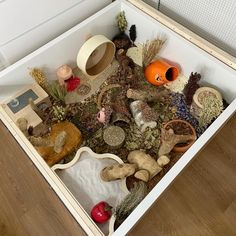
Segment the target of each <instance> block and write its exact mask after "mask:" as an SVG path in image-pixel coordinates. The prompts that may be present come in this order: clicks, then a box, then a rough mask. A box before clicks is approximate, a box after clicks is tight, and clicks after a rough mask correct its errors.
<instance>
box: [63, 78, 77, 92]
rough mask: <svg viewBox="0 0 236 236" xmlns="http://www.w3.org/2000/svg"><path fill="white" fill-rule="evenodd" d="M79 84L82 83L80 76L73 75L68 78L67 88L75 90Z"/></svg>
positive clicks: (70, 90) (69, 90)
mask: <svg viewBox="0 0 236 236" xmlns="http://www.w3.org/2000/svg"><path fill="white" fill-rule="evenodd" d="M79 85H80V78H78V77H72V78H70V79H68V80H66V89H67V91H68V92H72V91H74V90H75V89H77V88H78V86H79Z"/></svg>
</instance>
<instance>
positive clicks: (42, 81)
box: [29, 68, 47, 90]
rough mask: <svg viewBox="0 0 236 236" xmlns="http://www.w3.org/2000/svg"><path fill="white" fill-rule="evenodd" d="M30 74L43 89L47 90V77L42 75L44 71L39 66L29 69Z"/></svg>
mask: <svg viewBox="0 0 236 236" xmlns="http://www.w3.org/2000/svg"><path fill="white" fill-rule="evenodd" d="M29 70H30V72H29V74H30V76H31V77H32V78H33V79H34V80H35V81H36V83H38V84H39V85H40V86H41V87H42V88H43V89H45V90H47V82H46V81H47V79H46V77H45V75H44V72H43V71H42V70H41V69H39V68H32V69H29Z"/></svg>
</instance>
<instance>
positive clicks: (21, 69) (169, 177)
mask: <svg viewBox="0 0 236 236" xmlns="http://www.w3.org/2000/svg"><path fill="white" fill-rule="evenodd" d="M129 1H130V2H132V3H133V4H138V5H137V6H138V8H139V9H142V11H144V10H147V11H148V12H149V13H148V14H150V15H151V16H152V19H151V18H150V17H149V16H147V15H145V13H143V12H139V10H138V9H137V8H136V7H135V6H134V5H131V4H130V3H127V1H125V0H121V1H119V0H117V1H115V2H114V3H112V4H110V5H109V6H107V7H106V8H104V9H103V10H101V11H99V12H98V13H96V14H95V15H93V16H92V17H90V18H88V19H87V20H85V21H84V22H82V23H81V24H79V25H77V26H75V27H74V28H72V29H71V30H69V31H67V32H66V33H64V34H62V35H61V36H59V37H58V38H56V39H54V40H52V41H51V42H49V43H48V44H46V45H44V46H43V47H41V48H40V49H38V50H36V51H35V52H33V53H32V54H30V55H28V56H26V57H25V58H23V59H22V60H20V61H18V62H17V63H15V64H14V65H12V66H10V67H8V68H7V69H5V70H4V71H2V72H0V85H4V83H6V84H7V85H14V84H15V82H16V81H15V76H18V75H23V74H25V73H26V72H25V70H26V64H27V65H28V62H29V66H30V67H32V66H34V63H36V62H37V61H38V60H40V58H41V57H44V56H45V57H46V56H48V55H47V51H48V50H50V49H51V48H55V49H56V48H57V45H60V44H61V43H62V42H63V40H65V39H66V38H67V37H70V36H71V35H72V34H74V33H75V32H76V31H78V32H80V34H81V35H80V36H79V37H80V40H81V42H78V47H80V46H81V44H82V41H83V39H85V38H86V34H87V33H89V31H87V28H89V27H87V26H88V25H89V24H90V22H95V21H96V19H97V18H99V17H100V18H99V19H100V20H101V18H102V16H103V15H104V16H105V15H106V14H108V13H109V12H111V13H112V16H113V17H114V12H118V11H119V10H120V9H130V10H132V11H134V12H136V14H140V17H141V15H144V18H142V17H141V18H142V19H146V18H147V20H148V21H150V22H155V21H154V20H153V18H158V19H159V20H158V21H159V22H161V21H163V22H164V23H162V22H161V24H162V25H163V28H165V25H166V24H167V25H169V26H170V27H168V26H167V27H168V28H171V25H172V28H171V31H173V32H175V30H176V31H177V33H178V34H179V35H181V37H182V40H185V39H186V37H187V36H188V37H190V38H191V37H194V40H193V43H194V44H195V45H198V44H200V43H199V42H198V41H197V39H196V38H195V36H194V35H191V36H189V34H188V32H185V31H184V30H183V32H179V29H178V28H175V27H176V24H174V23H173V24H172V22H171V21H169V20H168V19H167V18H165V17H163V18H162V16H161V15H158V14H157V15H156V14H154V13H155V12H153V10H152V9H149V8H147V9H146V8H145V7H144V6H145V5H142V4H141V1H135V0H129ZM139 4H141V5H139ZM128 15H129V14H128ZM129 17H130V15H129ZM105 20H107V19H104V22H105ZM173 25H174V26H173ZM104 32H106V30H105V31H104ZM182 33H183V34H185V35H186V37H184V36H183V35H182ZM107 34H110V35H112V34H114V32H107ZM188 37H187V39H188V41H191V40H190V39H189V38H188ZM201 42H204V41H201ZM191 43H192V41H191ZM191 43H186V45H188V47H191ZM203 44H204V43H203ZM70 46H73V45H70ZM193 46H194V45H193ZM198 46H199V45H198ZM194 47H195V46H194ZM199 47H200V46H199ZM201 48H202V45H201ZM207 50H208V49H207ZM207 50H204V51H207ZM210 50H212V51H209V52H208V53H210V54H212V55H213V56H214V57H215V58H218V59H215V58H212V56H211V55H209V54H207V53H205V52H203V53H205V54H204V55H205V57H206V58H209V60H210V61H212V63H215V64H216V65H218V66H220V67H222V68H223V69H225V70H226V71H227V70H228V71H230V73H234V75H236V72H235V71H234V70H233V69H232V68H236V67H235V66H234V61H233V60H232V61H231V60H230V58H228V56H226V55H225V54H221V53H220V51H218V50H216V51H214V50H213V49H210ZM55 53H56V50H55ZM75 54H76V52H75ZM71 55H73V54H71ZM71 55H69V53H68V54H66V55H65V58H64V59H65V60H69V59H71V58H69V57H71ZM51 56H52V55H51ZM218 56H219V57H218ZM49 57H50V56H49ZM75 58H76V57H75ZM33 59H35V61H34V60H33ZM32 60H33V62H32ZM42 60H43V59H42ZM219 60H221V61H223V62H224V63H225V64H227V66H226V65H224V64H222V63H220V62H219ZM60 63H61V59H59V58H56V59H55V61H53V62H51V64H49V66H50V67H52V68H54V69H55V68H57V67H58V66H59V65H60ZM36 65H37V64H36ZM229 66H231V67H232V68H230V67H229ZM4 78H5V80H6V78H7V79H8V80H7V81H5V80H4V81H3V80H2V79H4ZM31 82H32V81H31ZM25 83H26V84H27V83H30V82H29V79H28V80H27V78H24V79H23V78H22V80H20V81H17V83H16V85H17V88H16V89H18V87H21V86H22V85H24V84H25ZM232 84H235V81H232ZM235 89H236V88H235ZM235 93H236V91H235ZM229 100H230V102H231V104H230V105H229V106H228V108H227V109H226V110H225V111H224V112H223V113H222V114H221V115H220V116H219V117H218V118H217V119H216V120H215V121H214V123H213V124H212V125H211V126H210V127H209V128H208V129H207V131H206V132H205V133H204V134H203V135H202V136H201V137H200V138H199V139H198V140H197V141H196V142H195V143H194V145H193V146H192V147H191V148H190V149H189V150H188V151H187V152H186V153H185V154H184V155H183V156H182V157H181V159H180V160H179V161H178V162H177V163H176V164H175V165H174V166H173V167H172V168H171V170H170V171H169V172H168V173H167V174H166V175H165V176H164V177H163V178H162V180H161V181H160V182H159V183H158V184H157V185H156V186H155V187H154V189H153V190H152V191H151V192H150V193H149V194H148V195H147V197H146V198H145V199H144V200H143V201H142V202H141V203H140V204H139V206H138V207H137V208H136V209H135V210H134V211H133V212H132V214H131V215H130V216H129V217H128V218H127V219H126V220H125V222H124V223H123V224H122V225H121V226H120V227H119V228H118V229H117V230H116V231H115V232H114V234H113V235H115V236H121V235H125V234H127V233H128V231H129V230H130V229H131V228H132V227H133V226H134V225H135V224H136V223H137V222H138V220H139V219H140V218H141V217H142V216H143V214H144V213H145V212H146V211H147V210H148V208H149V207H150V206H151V205H152V204H153V203H154V202H155V201H156V200H157V198H158V197H159V196H160V195H161V194H162V193H163V191H164V190H165V189H166V188H167V187H168V186H169V185H170V183H171V182H173V180H174V179H175V178H176V176H178V175H179V173H180V172H181V171H182V170H183V169H184V167H185V166H187V164H188V163H189V162H190V161H191V160H192V159H193V158H194V157H195V156H196V154H197V153H198V152H199V151H200V150H201V149H202V148H203V147H204V145H206V143H207V142H208V141H209V140H210V139H211V138H212V137H213V136H214V135H215V134H216V132H217V131H219V129H220V128H221V127H222V126H223V125H224V124H225V123H226V122H227V120H228V119H229V118H230V117H231V116H232V115H233V114H234V113H235V111H236V99H235V96H234V95H233V94H231V96H230V98H229ZM0 118H1V120H2V121H3V123H4V124H5V125H6V127H7V128H8V129H9V131H10V132H11V133H12V135H13V136H14V138H15V139H16V140H17V141H18V143H19V144H20V145H21V147H22V148H23V149H24V151H25V152H26V153H27V155H28V156H29V158H30V159H31V160H32V162H33V163H34V164H35V166H36V167H37V168H38V169H39V171H40V172H41V173H42V174H43V176H44V177H45V179H46V180H47V181H48V183H49V185H50V186H51V187H52V188H53V189H54V191H55V192H56V194H57V195H58V196H59V197H60V199H61V200H62V201H63V203H64V204H65V205H66V207H67V208H68V209H69V211H70V212H71V214H72V215H73V216H74V218H75V219H76V220H77V221H78V223H79V224H80V225H81V226H82V228H83V229H84V230H85V232H86V233H87V234H88V235H96V236H97V235H103V233H102V232H101V231H100V230H99V228H98V227H97V226H96V224H95V223H94V222H93V221H92V220H91V219H90V217H89V216H88V214H87V213H86V212H85V211H84V210H83V208H82V207H81V205H80V204H79V203H78V201H77V200H76V199H75V198H74V197H73V195H72V194H71V193H70V192H69V190H68V189H67V188H66V186H65V185H64V184H63V183H62V182H61V181H60V179H59V178H58V177H57V176H56V175H55V173H54V172H53V171H52V170H51V169H50V168H49V167H48V165H47V164H46V163H45V162H44V161H43V159H42V158H41V157H40V156H39V154H38V153H37V151H36V150H35V149H34V148H33V146H32V145H31V144H30V142H29V141H28V140H27V138H26V137H25V136H24V135H23V134H22V133H21V132H20V130H19V129H18V127H17V126H16V125H15V124H14V123H13V121H12V120H11V119H10V118H9V117H8V115H7V114H6V113H5V111H4V110H3V109H2V107H0Z"/></svg>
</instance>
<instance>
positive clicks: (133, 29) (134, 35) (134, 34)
mask: <svg viewBox="0 0 236 236" xmlns="http://www.w3.org/2000/svg"><path fill="white" fill-rule="evenodd" d="M129 37H130V40H131V41H132V42H133V43H134V41H135V40H136V38H137V32H136V26H135V25H131V27H130V29H129Z"/></svg>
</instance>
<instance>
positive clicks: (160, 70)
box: [145, 59, 179, 86]
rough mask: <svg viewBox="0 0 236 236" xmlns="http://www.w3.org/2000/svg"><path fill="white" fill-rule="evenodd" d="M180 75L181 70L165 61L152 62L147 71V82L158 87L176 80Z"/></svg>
mask: <svg viewBox="0 0 236 236" xmlns="http://www.w3.org/2000/svg"><path fill="white" fill-rule="evenodd" d="M178 75H179V69H178V68H177V67H176V66H172V65H170V64H169V63H168V62H166V61H165V60H163V59H159V60H156V61H154V62H152V63H151V64H150V65H148V66H147V67H146V69H145V77H146V79H147V81H148V82H149V83H151V84H153V85H156V86H160V85H163V84H166V83H168V82H170V81H173V80H176V79H177V77H178Z"/></svg>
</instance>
